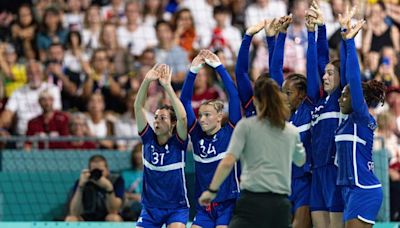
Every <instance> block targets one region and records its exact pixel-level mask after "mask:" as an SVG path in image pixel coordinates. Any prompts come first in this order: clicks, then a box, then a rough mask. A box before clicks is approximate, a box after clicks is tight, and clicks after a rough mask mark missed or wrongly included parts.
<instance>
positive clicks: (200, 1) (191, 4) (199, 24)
mask: <svg viewBox="0 0 400 228" xmlns="http://www.w3.org/2000/svg"><path fill="white" fill-rule="evenodd" d="M179 2H180V3H179V9H188V10H189V11H190V12H191V13H190V14H191V17H192V18H193V19H192V21H193V23H194V25H193V26H194V27H195V28H196V35H197V37H198V38H197V44H198V47H196V48H197V49H198V48H205V47H208V45H209V44H210V40H211V31H212V29H213V28H214V27H215V21H214V18H213V5H212V1H210V0H181V1H179ZM176 14H177V12H175V15H176Z"/></svg>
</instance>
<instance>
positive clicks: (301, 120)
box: [290, 99, 314, 178]
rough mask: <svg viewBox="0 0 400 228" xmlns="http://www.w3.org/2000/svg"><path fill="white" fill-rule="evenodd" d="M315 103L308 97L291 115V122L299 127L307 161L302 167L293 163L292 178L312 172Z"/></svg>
mask: <svg viewBox="0 0 400 228" xmlns="http://www.w3.org/2000/svg"><path fill="white" fill-rule="evenodd" d="M313 108H314V105H313V104H311V102H310V100H308V99H306V100H304V101H303V103H301V105H300V106H299V107H298V109H297V110H296V112H295V113H293V115H292V116H291V117H290V123H292V124H293V125H294V126H296V127H297V129H298V130H299V133H300V139H301V142H302V143H303V146H304V148H305V150H306V162H305V163H304V165H303V166H302V167H298V166H296V165H295V164H293V165H292V178H298V177H302V176H305V175H307V174H309V173H310V169H311V131H310V129H311V111H312V110H313Z"/></svg>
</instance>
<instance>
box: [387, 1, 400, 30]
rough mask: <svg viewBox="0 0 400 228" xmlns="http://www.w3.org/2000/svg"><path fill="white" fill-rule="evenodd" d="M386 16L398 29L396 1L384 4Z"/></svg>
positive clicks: (399, 15)
mask: <svg viewBox="0 0 400 228" xmlns="http://www.w3.org/2000/svg"><path fill="white" fill-rule="evenodd" d="M385 6H386V11H387V15H388V16H389V17H390V19H391V20H393V23H394V24H395V25H396V26H397V28H398V29H400V5H399V4H398V2H396V1H392V2H385Z"/></svg>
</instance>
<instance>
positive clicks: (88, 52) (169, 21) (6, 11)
mask: <svg viewBox="0 0 400 228" xmlns="http://www.w3.org/2000/svg"><path fill="white" fill-rule="evenodd" d="M349 4H352V5H355V4H356V5H357V6H358V8H359V9H361V10H359V11H358V13H357V17H358V18H360V19H361V18H365V19H366V20H367V23H366V25H365V28H364V29H363V31H362V32H361V33H360V34H359V35H358V37H357V39H356V45H357V48H358V51H359V55H360V57H361V58H360V59H361V61H362V62H361V66H362V77H363V80H369V79H373V78H374V79H377V80H380V81H383V82H384V83H385V85H386V86H387V87H388V94H387V102H386V104H385V105H384V106H383V107H381V108H379V109H378V110H374V111H376V113H377V117H378V122H379V124H380V125H379V129H378V131H377V135H378V136H380V137H383V138H384V139H385V147H387V148H388V149H389V151H391V157H392V158H393V159H394V160H395V161H396V162H397V157H399V155H398V150H399V149H398V136H399V132H400V131H399V129H400V89H399V77H400V63H399V53H400V52H399V51H400V37H399V25H400V5H399V2H398V1H395V0H391V1H390V0H388V1H383V2H381V1H378V2H377V1H374V0H369V1H364V0H353V1H351V2H350V3H349V2H348V1H345V0H330V1H324V0H320V5H321V9H322V10H323V15H324V21H325V22H326V25H327V33H328V38H329V46H330V49H331V53H332V57H338V49H339V42H340V26H339V22H338V15H339V14H341V13H343V12H344V10H345V9H346V7H347V6H348V5H349ZM11 5H12V6H8V7H3V6H2V7H1V9H0V11H1V12H0V78H1V80H0V98H1V103H0V112H1V118H0V135H1V136H7V135H17V136H24V135H28V136H46V137H49V136H50V137H57V136H68V135H72V136H76V137H83V136H93V137H106V136H117V137H135V136H137V129H136V124H135V116H134V110H133V102H134V100H135V97H136V93H137V90H138V88H139V85H140V83H141V81H142V80H143V77H144V75H145V74H146V73H147V71H148V70H149V69H151V67H152V66H153V65H154V64H155V63H166V64H168V65H170V66H171V67H172V68H173V72H174V73H173V77H172V84H173V87H174V89H175V90H176V91H177V92H178V93H179V90H180V88H181V87H182V83H183V81H184V79H185V76H186V73H187V71H188V67H189V63H190V62H191V60H192V58H193V57H194V56H195V55H196V54H197V53H198V50H200V49H202V48H206V49H210V50H212V51H213V52H214V53H216V54H217V55H218V56H219V57H220V59H221V61H222V62H223V64H224V65H225V66H226V68H227V69H228V70H229V71H230V73H231V75H232V76H233V78H234V68H235V63H236V57H237V53H238V50H239V47H240V44H241V39H242V35H243V33H244V31H245V28H246V27H248V26H250V25H252V24H255V23H257V22H258V21H260V20H262V19H265V18H266V19H268V18H275V17H280V16H284V15H287V14H289V13H291V14H292V15H293V23H292V24H291V25H290V27H289V29H288V34H287V40H286V43H285V57H284V59H285V62H284V71H285V73H292V72H297V73H303V74H304V73H305V66H306V60H305V59H306V50H307V30H306V27H305V23H304V21H305V11H306V10H307V9H308V7H309V2H308V1H307V0H294V1H290V0H289V1H287V0H286V1H285V0H146V1H144V0H31V1H29V0H27V1H17V3H14V4H11ZM251 53H252V58H251V62H250V66H251V67H250V69H251V74H250V77H251V78H252V80H254V79H256V77H257V76H258V75H260V73H262V72H264V71H268V70H269V69H268V54H267V48H266V44H265V38H264V36H263V35H262V34H261V35H257V36H256V37H255V38H254V39H253V45H252V51H251ZM221 87H222V83H220V79H219V78H218V77H217V76H216V75H215V74H214V73H213V71H211V70H208V69H207V68H204V69H202V70H201V71H200V72H199V74H198V76H197V80H196V83H195V91H194V96H193V101H192V104H193V107H194V108H195V109H196V108H198V107H199V105H200V104H201V102H202V101H203V100H208V99H216V98H219V99H222V100H226V94H224V92H223V89H222V88H221ZM165 102H167V101H166V99H165V94H163V92H162V90H161V89H160V87H159V86H158V85H157V84H152V86H151V88H150V89H149V99H148V101H147V104H146V107H147V110H148V115H149V119H152V118H151V116H152V113H154V111H155V109H156V107H157V106H158V105H159V104H163V103H165ZM137 143H138V141H135V140H103V141H99V142H97V143H92V142H87V141H83V140H82V141H73V142H53V143H48V144H46V145H45V144H44V143H39V144H38V145H37V146H39V148H43V147H49V148H85V149H91V148H108V149H120V150H131V149H132V148H133V147H134V146H135V145H136V144H137ZM32 145H33V144H32V142H25V143H23V144H21V145H15V144H12V143H11V144H10V143H8V144H7V145H6V146H8V147H15V146H20V147H24V148H25V149H31V148H32ZM3 146H4V145H3ZM398 178H399V179H400V177H398Z"/></svg>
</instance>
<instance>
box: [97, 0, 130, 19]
mask: <svg viewBox="0 0 400 228" xmlns="http://www.w3.org/2000/svg"><path fill="white" fill-rule="evenodd" d="M109 2H110V4H109V5H106V6H103V7H102V8H101V15H102V18H103V20H104V21H107V22H111V23H114V24H116V25H118V24H120V23H121V22H122V21H123V19H124V16H125V15H124V8H125V1H123V0H110V1H109Z"/></svg>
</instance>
